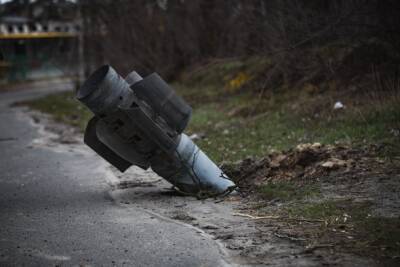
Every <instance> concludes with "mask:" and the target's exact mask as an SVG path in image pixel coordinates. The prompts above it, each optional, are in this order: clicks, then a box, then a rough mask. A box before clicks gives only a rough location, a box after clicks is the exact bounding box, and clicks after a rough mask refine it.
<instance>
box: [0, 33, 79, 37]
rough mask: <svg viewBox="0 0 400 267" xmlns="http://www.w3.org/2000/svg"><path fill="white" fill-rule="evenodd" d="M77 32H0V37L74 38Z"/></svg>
mask: <svg viewBox="0 0 400 267" xmlns="http://www.w3.org/2000/svg"><path fill="white" fill-rule="evenodd" d="M77 36H78V35H77V34H76V33H67V32H34V33H15V34H0V39H40V38H73V37H77Z"/></svg>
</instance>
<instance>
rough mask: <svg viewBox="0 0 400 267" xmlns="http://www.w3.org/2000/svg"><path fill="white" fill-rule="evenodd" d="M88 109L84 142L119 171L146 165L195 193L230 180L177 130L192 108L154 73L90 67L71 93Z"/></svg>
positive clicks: (214, 190) (219, 188) (223, 189)
mask: <svg viewBox="0 0 400 267" xmlns="http://www.w3.org/2000/svg"><path fill="white" fill-rule="evenodd" d="M77 98H78V100H79V101H81V102H82V103H83V104H84V105H86V106H87V107H88V108H89V109H90V110H91V111H92V112H93V113H94V117H93V118H92V119H91V120H90V122H89V123H88V125H87V127H86V131H85V140H84V141H85V143H86V144H87V145H88V146H89V147H91V148H92V149H93V150H94V151H96V152H97V153H98V154H99V155H100V156H102V157H103V158H104V159H105V160H107V161H108V162H109V163H111V164H112V165H114V166H115V167H116V168H118V169H119V170H120V171H122V172H123V171H125V170H126V169H127V168H129V167H130V166H131V165H136V166H139V167H141V168H143V169H147V168H149V167H151V168H152V170H153V171H155V172H156V173H157V174H158V175H160V176H161V177H163V178H165V179H166V180H167V181H168V182H170V183H171V184H173V185H174V186H175V187H176V188H177V189H179V190H180V191H182V192H184V193H186V194H191V195H196V196H198V197H207V196H215V195H220V194H225V193H229V192H231V191H232V190H233V189H234V188H235V184H234V183H233V182H232V181H231V180H230V179H229V178H228V177H227V176H226V175H225V174H224V173H223V172H222V171H221V169H220V168H219V167H218V166H217V165H216V164H215V163H214V162H213V161H211V160H210V159H209V158H208V157H207V155H206V154H205V153H204V152H203V151H202V150H201V149H200V148H198V147H197V146H196V144H194V143H193V141H192V140H191V139H190V138H189V137H188V136H187V135H185V134H184V133H183V131H184V129H185V128H186V126H187V124H188V122H189V120H190V117H191V113H192V108H191V107H190V106H189V105H188V104H187V103H186V102H185V101H184V100H183V99H182V98H181V97H180V96H178V95H177V94H176V93H175V92H174V90H173V89H172V88H171V87H170V86H169V85H168V84H167V83H166V82H165V81H164V80H163V79H162V78H161V77H160V76H159V75H158V74H156V73H153V74H150V75H149V76H147V77H144V78H142V77H141V76H140V75H139V74H137V73H136V72H132V73H130V74H129V75H128V76H127V78H126V79H123V78H122V77H121V76H120V75H119V74H118V73H117V72H116V71H115V70H114V69H113V68H112V67H111V66H102V67H100V68H99V69H98V70H97V71H95V72H94V73H93V74H92V75H91V76H90V77H89V78H88V79H87V81H86V82H85V83H84V84H83V86H82V88H80V89H79V90H78V92H77Z"/></svg>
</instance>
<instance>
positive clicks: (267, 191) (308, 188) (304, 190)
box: [258, 181, 320, 201]
mask: <svg viewBox="0 0 400 267" xmlns="http://www.w3.org/2000/svg"><path fill="white" fill-rule="evenodd" d="M258 191H259V193H260V195H261V196H262V197H263V198H265V199H267V200H273V199H279V200H283V201H291V200H301V199H305V198H309V197H313V196H318V195H320V191H319V186H317V185H315V184H306V185H301V186H300V185H296V184H295V183H293V182H290V181H278V182H275V183H268V184H263V185H261V186H260V187H259V190H258Z"/></svg>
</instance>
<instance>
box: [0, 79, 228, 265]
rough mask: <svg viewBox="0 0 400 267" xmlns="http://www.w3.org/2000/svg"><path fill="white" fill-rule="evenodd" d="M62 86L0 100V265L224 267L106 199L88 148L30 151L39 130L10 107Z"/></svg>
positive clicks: (179, 235) (187, 239)
mask: <svg viewBox="0 0 400 267" xmlns="http://www.w3.org/2000/svg"><path fill="white" fill-rule="evenodd" d="M67 87H68V86H67V84H59V85H57V86H49V87H48V88H42V89H39V90H36V89H35V90H21V91H17V92H14V93H13V92H7V93H2V94H0V122H1V125H0V153H1V154H0V266H60V265H61V266H79V265H83V266H88V265H89V266H90V265H92V266H123V265H126V266H223V265H226V263H225V262H224V261H223V260H222V256H221V254H220V251H219V249H218V245H217V244H216V243H215V242H214V241H213V240H211V239H209V238H207V237H206V236H204V235H201V234H200V233H199V232H197V231H196V230H195V229H193V228H190V227H186V226H184V225H182V224H177V223H174V222H172V221H168V220H163V219H162V218H158V217H157V216H154V215H152V214H149V213H147V212H146V211H144V210H141V209H140V208H133V207H124V206H120V205H118V204H116V203H115V202H113V201H112V199H111V198H110V197H109V194H108V190H109V185H108V184H107V183H106V179H105V177H104V175H105V174H104V173H103V172H102V170H103V169H102V168H99V166H100V165H101V164H103V163H102V160H101V159H100V158H98V157H96V156H94V155H93V154H92V153H91V152H90V151H89V150H87V151H84V153H81V152H77V151H76V150H68V149H66V150H65V151H57V150H52V149H50V148H48V147H40V146H35V145H32V142H33V140H35V139H36V138H39V137H40V133H39V131H38V128H37V126H34V125H33V124H32V123H31V122H30V118H29V117H27V116H26V115H25V114H23V113H22V112H21V111H20V110H19V109H16V108H10V107H9V104H10V103H12V102H15V101H19V100H23V99H28V98H33V97H38V96H41V95H44V94H46V93H48V92H51V91H55V90H58V91H61V90H65V89H66V88H67Z"/></svg>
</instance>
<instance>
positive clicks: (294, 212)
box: [286, 200, 400, 259]
mask: <svg viewBox="0 0 400 267" xmlns="http://www.w3.org/2000/svg"><path fill="white" fill-rule="evenodd" d="M286 212H287V213H288V215H289V216H290V217H294V218H304V219H308V220H322V221H324V222H325V223H323V224H322V225H321V227H320V228H315V229H314V231H315V232H314V234H315V235H319V236H322V235H330V234H334V233H335V235H339V236H340V235H344V238H345V242H347V243H351V244H352V245H351V246H347V248H348V249H349V250H351V251H353V252H356V253H359V254H363V255H368V256H370V257H372V256H374V255H376V256H378V257H382V256H384V257H386V259H390V258H393V257H398V256H399V255H400V218H386V217H385V218H384V217H374V216H372V215H371V208H370V204H369V203H365V202H364V203H353V202H351V201H333V200H326V201H322V202H319V203H295V204H293V205H291V206H289V207H287V208H286ZM328 229H330V230H328ZM332 229H336V230H335V232H332ZM341 229H342V230H341ZM343 229H344V230H345V231H343ZM346 236H352V237H353V239H347V237H346ZM337 238H338V237H336V238H334V237H332V236H331V237H330V238H328V240H335V239H337ZM336 242H339V241H336Z"/></svg>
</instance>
